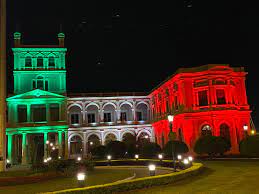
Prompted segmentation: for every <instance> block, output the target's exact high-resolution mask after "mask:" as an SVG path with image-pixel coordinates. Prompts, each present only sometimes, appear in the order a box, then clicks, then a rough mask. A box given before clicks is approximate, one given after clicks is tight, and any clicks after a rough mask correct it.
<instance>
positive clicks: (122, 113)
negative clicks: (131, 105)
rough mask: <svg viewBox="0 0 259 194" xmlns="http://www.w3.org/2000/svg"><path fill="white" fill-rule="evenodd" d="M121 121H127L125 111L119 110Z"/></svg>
mask: <svg viewBox="0 0 259 194" xmlns="http://www.w3.org/2000/svg"><path fill="white" fill-rule="evenodd" d="M121 121H127V113H126V112H121Z"/></svg>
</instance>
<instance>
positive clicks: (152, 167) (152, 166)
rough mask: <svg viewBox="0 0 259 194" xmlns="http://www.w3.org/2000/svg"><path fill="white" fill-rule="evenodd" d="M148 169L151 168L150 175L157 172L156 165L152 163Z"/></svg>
mask: <svg viewBox="0 0 259 194" xmlns="http://www.w3.org/2000/svg"><path fill="white" fill-rule="evenodd" d="M148 169H149V174H150V176H154V175H155V174H156V165H154V164H150V165H149V166H148Z"/></svg>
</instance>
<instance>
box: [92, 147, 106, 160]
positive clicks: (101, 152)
mask: <svg viewBox="0 0 259 194" xmlns="http://www.w3.org/2000/svg"><path fill="white" fill-rule="evenodd" d="M105 149H106V148H105V146H103V145H100V146H97V147H94V148H93V149H92V150H91V153H92V155H93V157H94V158H104V156H105Z"/></svg>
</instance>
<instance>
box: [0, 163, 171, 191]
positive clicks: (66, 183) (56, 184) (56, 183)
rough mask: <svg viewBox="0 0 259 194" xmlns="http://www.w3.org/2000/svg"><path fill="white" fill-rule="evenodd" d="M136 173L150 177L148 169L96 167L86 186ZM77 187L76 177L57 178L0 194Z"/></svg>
mask: <svg viewBox="0 0 259 194" xmlns="http://www.w3.org/2000/svg"><path fill="white" fill-rule="evenodd" d="M169 172H170V171H168V170H163V169H160V170H157V174H166V173H169ZM19 173H20V172H19ZM134 173H136V177H137V178H139V177H145V176H149V171H148V169H147V168H131V167H126V168H120V167H118V168H117V167H113V166H112V167H108V169H107V167H96V169H95V170H94V171H91V172H88V173H87V179H86V186H91V185H98V184H105V183H111V182H115V181H117V180H122V179H125V178H128V177H131V176H133V174H134ZM21 174H22V173H21ZM23 175H24V174H23ZM21 176H22V175H21ZM75 187H78V185H77V180H76V177H72V178H57V179H51V180H49V181H42V182H39V183H33V184H24V185H17V186H4V187H0V194H2V193H5V194H9V193H19V194H23V193H26V194H30V193H39V192H47V191H57V190H63V189H70V188H75Z"/></svg>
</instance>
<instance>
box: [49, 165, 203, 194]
mask: <svg viewBox="0 0 259 194" xmlns="http://www.w3.org/2000/svg"><path fill="white" fill-rule="evenodd" d="M202 169H203V165H202V164H201V163H193V166H191V167H190V168H187V169H185V170H182V171H179V172H173V173H169V174H164V175H157V176H149V177H144V178H137V179H133V180H126V181H122V182H114V183H109V184H104V185H96V186H89V187H84V188H76V189H67V190H62V191H55V192H48V193H45V194H57V193H69V194H73V193H75V194H79V193H87V194H98V193H100V194H110V193H112V192H121V191H129V190H134V189H142V188H147V187H151V186H155V185H165V184H168V183H172V182H176V181H179V180H182V179H184V178H187V177H190V176H193V175H196V174H198V173H200V172H201V170H202Z"/></svg>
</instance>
